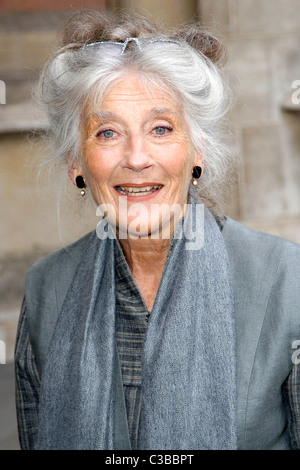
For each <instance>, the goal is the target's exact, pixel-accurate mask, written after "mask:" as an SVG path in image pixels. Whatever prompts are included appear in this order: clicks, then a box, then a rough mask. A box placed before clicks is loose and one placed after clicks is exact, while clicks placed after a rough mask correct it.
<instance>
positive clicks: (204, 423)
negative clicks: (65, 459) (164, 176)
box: [38, 199, 237, 450]
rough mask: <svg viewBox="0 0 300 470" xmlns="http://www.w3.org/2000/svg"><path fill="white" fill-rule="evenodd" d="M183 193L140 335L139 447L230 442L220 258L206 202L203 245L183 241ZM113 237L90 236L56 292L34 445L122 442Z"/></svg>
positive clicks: (228, 309) (116, 445)
mask: <svg viewBox="0 0 300 470" xmlns="http://www.w3.org/2000/svg"><path fill="white" fill-rule="evenodd" d="M191 202H192V205H191V206H190V210H189V211H188V213H187V215H186V217H185V219H184V224H183V225H182V224H181V221H180V222H179V223H178V225H177V228H176V231H175V235H174V237H173V240H172V243H171V245H170V249H169V255H170V256H168V259H167V262H166V265H165V268H164V272H163V276H162V279H161V283H160V286H159V290H158V293H157V296H156V299H155V303H154V306H153V310H152V312H151V317H150V321H149V325H148V330H147V334H146V337H145V342H144V348H143V360H142V376H143V379H142V397H143V398H142V408H141V414H140V421H139V439H138V448H139V449H151V450H153V449H169V450H171V449H174V450H180V449H189V450H192V449H235V448H236V431H237V430H236V357H235V325H234V312H233V295H232V289H231V282H230V275H229V264H228V258H227V253H226V249H225V245H224V241H223V237H222V234H221V232H220V229H219V227H218V225H217V223H216V221H215V220H214V218H213V216H212V215H211V213H210V212H209V211H208V210H207V209H205V218H204V245H203V247H202V248H201V249H196V250H194V249H188V244H189V243H190V242H189V241H188V240H187V237H186V234H187V232H188V230H191V228H192V229H193V228H194V227H195V224H196V221H195V217H196V215H195V214H196V210H195V208H196V203H195V201H194V200H193V199H192V200H191ZM189 233H190V232H189ZM177 238H178V239H177ZM114 243H115V240H113V239H110V238H106V239H104V240H99V239H98V238H97V236H96V234H95V236H94V237H92V239H91V241H90V243H89V246H88V247H87V250H86V252H85V253H83V256H82V260H81V262H80V263H79V266H78V269H77V271H76V273H75V276H74V279H73V281H72V283H71V286H70V289H69V291H68V294H67V296H66V299H65V301H64V304H63V307H62V310H61V313H60V316H59V318H58V321H57V324H56V327H55V330H54V333H53V337H52V340H51V344H50V348H49V351H48V357H47V361H46V364H45V367H44V371H43V375H42V384H41V396H40V408H39V434H38V438H39V445H38V447H39V448H40V449H120V448H122V436H120V432H122V431H120V423H121V422H122V420H123V419H124V413H123V411H124V410H123V409H122V406H120V403H121V402H122V397H120V396H119V397H117V394H116V384H118V383H120V381H121V376H120V369H119V365H118V353H117V349H116V342H115V278H114V272H115V266H114ZM119 389H121V388H119Z"/></svg>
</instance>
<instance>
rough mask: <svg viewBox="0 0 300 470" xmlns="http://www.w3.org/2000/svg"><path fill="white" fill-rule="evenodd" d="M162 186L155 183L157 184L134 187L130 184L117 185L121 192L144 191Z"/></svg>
mask: <svg viewBox="0 0 300 470" xmlns="http://www.w3.org/2000/svg"><path fill="white" fill-rule="evenodd" d="M161 187H162V186H161V185H157V186H143V187H141V188H135V187H131V186H119V187H118V190H119V191H120V192H122V193H123V194H126V193H146V192H149V191H151V190H152V189H160V188H161Z"/></svg>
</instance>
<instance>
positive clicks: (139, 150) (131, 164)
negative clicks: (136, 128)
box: [124, 135, 153, 171]
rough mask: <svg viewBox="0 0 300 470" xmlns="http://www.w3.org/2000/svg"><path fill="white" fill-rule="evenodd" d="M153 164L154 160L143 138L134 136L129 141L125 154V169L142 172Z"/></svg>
mask: <svg viewBox="0 0 300 470" xmlns="http://www.w3.org/2000/svg"><path fill="white" fill-rule="evenodd" d="M148 150H149V149H148ZM152 163H153V161H152V158H151V156H150V154H149V152H148V151H147V146H146V143H145V141H144V139H143V137H141V136H136V135H135V136H132V137H131V138H130V139H129V142H128V145H127V148H126V152H125V158H124V165H125V167H127V168H130V169H131V170H134V171H141V170H143V169H145V168H148V167H149V166H151V165H152Z"/></svg>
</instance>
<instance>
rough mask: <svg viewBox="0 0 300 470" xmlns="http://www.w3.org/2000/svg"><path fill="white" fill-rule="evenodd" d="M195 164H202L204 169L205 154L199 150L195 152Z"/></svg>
mask: <svg viewBox="0 0 300 470" xmlns="http://www.w3.org/2000/svg"><path fill="white" fill-rule="evenodd" d="M194 166H201V168H202V169H203V167H204V156H203V155H202V154H200V153H199V152H195V157H194Z"/></svg>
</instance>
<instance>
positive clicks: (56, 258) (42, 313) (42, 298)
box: [25, 232, 96, 371]
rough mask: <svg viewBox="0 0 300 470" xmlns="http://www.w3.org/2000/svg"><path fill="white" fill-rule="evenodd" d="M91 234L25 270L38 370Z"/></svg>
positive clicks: (27, 303) (30, 327)
mask: <svg viewBox="0 0 300 470" xmlns="http://www.w3.org/2000/svg"><path fill="white" fill-rule="evenodd" d="M94 236H96V235H95V232H91V233H89V234H87V235H85V236H84V237H82V238H81V239H80V240H78V241H76V242H75V243H72V244H71V245H68V246H66V247H64V248H61V249H60V250H57V251H55V252H53V253H50V254H49V255H48V256H46V257H45V258H44V259H42V260H40V261H38V262H37V263H36V264H34V265H33V266H32V267H31V268H30V269H29V271H28V272H27V275H26V281H25V304H26V322H27V327H28V332H29V337H30V342H31V344H32V348H33V351H34V355H35V357H36V360H37V364H38V369H39V371H41V370H42V364H43V363H44V361H45V357H46V356H45V355H46V352H47V350H48V346H49V343H50V339H51V335H52V332H53V330H54V327H55V324H56V320H57V317H58V315H59V312H60V310H61V306H62V304H63V301H64V299H65V296H66V293H67V291H68V289H69V287H70V285H71V282H72V279H73V277H74V274H75V272H76V269H78V266H79V265H80V261H81V258H82V256H83V255H84V253H85V251H86V250H87V249H88V246H89V242H90V240H91V239H92V238H93V237H94Z"/></svg>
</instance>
